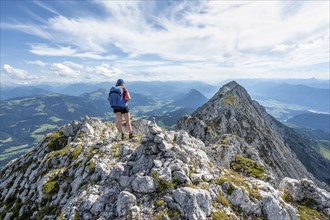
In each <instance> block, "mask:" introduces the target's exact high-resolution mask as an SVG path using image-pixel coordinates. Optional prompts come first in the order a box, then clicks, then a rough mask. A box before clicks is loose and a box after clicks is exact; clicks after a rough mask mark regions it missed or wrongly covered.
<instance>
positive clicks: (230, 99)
mask: <svg viewBox="0 0 330 220" xmlns="http://www.w3.org/2000/svg"><path fill="white" fill-rule="evenodd" d="M223 101H224V102H225V103H226V104H227V105H234V102H235V96H234V95H233V94H229V95H227V96H225V97H224V98H223Z"/></svg>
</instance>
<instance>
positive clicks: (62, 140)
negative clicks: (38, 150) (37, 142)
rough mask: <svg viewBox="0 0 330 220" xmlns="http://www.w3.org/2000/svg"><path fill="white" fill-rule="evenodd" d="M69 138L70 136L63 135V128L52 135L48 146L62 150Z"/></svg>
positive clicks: (53, 149)
mask: <svg viewBox="0 0 330 220" xmlns="http://www.w3.org/2000/svg"><path fill="white" fill-rule="evenodd" d="M67 140H68V138H67V137H65V136H64V135H63V131H62V130H60V131H57V132H54V133H53V134H52V135H51V136H50V140H49V142H48V148H49V149H50V150H51V151H55V150H60V149H62V148H64V147H65V146H66V143H67Z"/></svg>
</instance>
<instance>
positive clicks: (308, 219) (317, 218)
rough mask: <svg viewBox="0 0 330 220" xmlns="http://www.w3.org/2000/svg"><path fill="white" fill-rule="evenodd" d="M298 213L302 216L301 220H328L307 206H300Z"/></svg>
mask: <svg viewBox="0 0 330 220" xmlns="http://www.w3.org/2000/svg"><path fill="white" fill-rule="evenodd" d="M297 213H298V215H299V216H300V217H299V218H298V219H299V220H327V217H325V216H324V215H323V214H322V213H320V212H319V211H317V210H315V209H312V208H309V207H307V206H301V205H300V206H298V207H297Z"/></svg>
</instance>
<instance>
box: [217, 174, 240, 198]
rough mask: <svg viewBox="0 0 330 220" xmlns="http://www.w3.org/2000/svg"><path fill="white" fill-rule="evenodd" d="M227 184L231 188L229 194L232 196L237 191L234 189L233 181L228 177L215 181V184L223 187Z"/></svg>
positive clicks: (228, 190)
mask: <svg viewBox="0 0 330 220" xmlns="http://www.w3.org/2000/svg"><path fill="white" fill-rule="evenodd" d="M225 182H228V183H229V187H228V189H227V193H228V194H229V195H231V194H232V193H233V192H234V190H235V187H234V185H233V183H232V181H231V179H229V178H228V177H220V178H219V179H216V180H215V184H218V185H222V184H223V183H225Z"/></svg>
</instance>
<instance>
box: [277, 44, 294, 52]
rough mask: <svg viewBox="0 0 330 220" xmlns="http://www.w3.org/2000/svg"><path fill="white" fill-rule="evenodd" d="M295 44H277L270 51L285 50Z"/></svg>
mask: <svg viewBox="0 0 330 220" xmlns="http://www.w3.org/2000/svg"><path fill="white" fill-rule="evenodd" d="M294 47H295V46H294V45H289V44H279V45H276V46H275V47H274V48H273V49H272V51H273V52H285V51H287V50H288V49H290V48H294Z"/></svg>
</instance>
